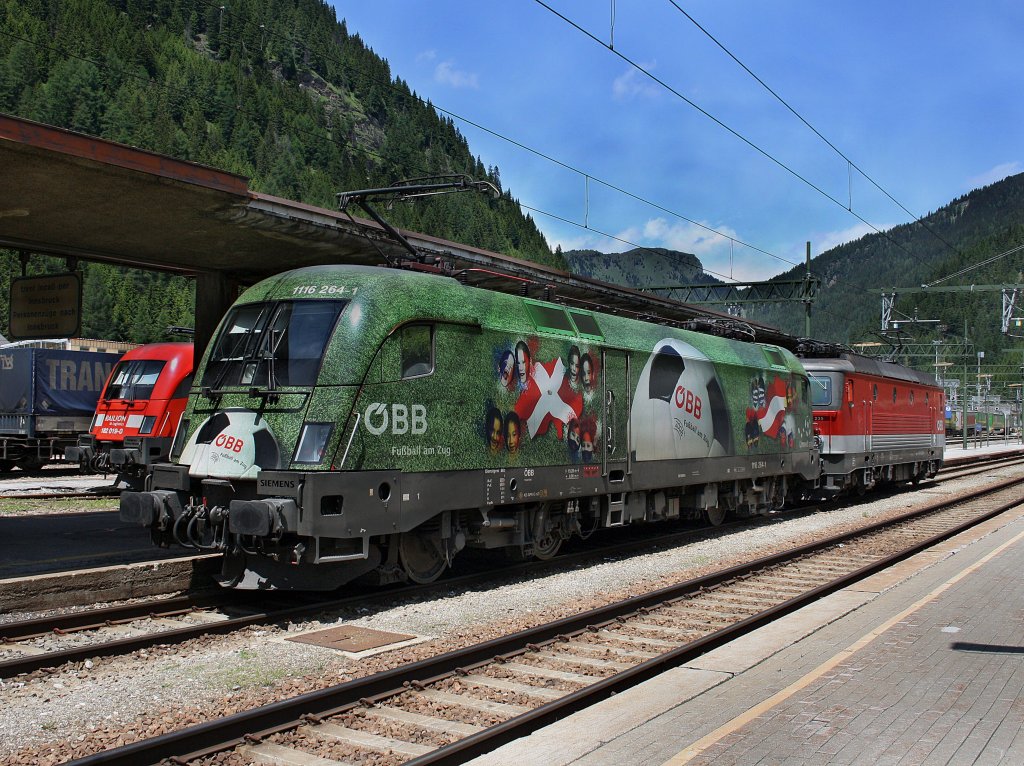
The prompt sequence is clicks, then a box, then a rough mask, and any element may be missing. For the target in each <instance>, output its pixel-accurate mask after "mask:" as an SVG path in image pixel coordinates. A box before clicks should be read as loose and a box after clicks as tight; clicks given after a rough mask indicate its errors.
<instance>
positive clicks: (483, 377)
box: [121, 266, 819, 590]
mask: <svg viewBox="0 0 1024 766" xmlns="http://www.w3.org/2000/svg"><path fill="white" fill-rule="evenodd" d="M812 428H813V423H812V414H811V406H810V397H809V395H808V382H807V376H806V374H805V372H804V370H803V368H802V367H801V365H800V363H799V362H798V361H797V359H796V358H795V357H794V356H793V355H792V354H791V353H789V352H788V351H786V350H785V349H782V348H780V347H777V346H772V345H765V344H760V343H749V342H743V341H739V340H732V339H727V338H723V337H716V336H713V335H705V334H701V333H696V332H691V331H688V330H684V329H680V328H677V327H671V326H665V325H659V324H653V323H648V322H642V321H638V320H636V319H631V318H626V317H622V316H614V315H611V314H604V313H599V312H594V311H590V310H586V309H583V308H577V307H574V306H565V305H560V304H555V303H551V302H544V301H537V300H532V299H529V298H525V297H518V296H513V295H508V294H504V293H500V292H494V291H488V290H482V289H478V288H473V287H467V286H465V285H463V284H460V283H459V282H458V281H457V280H456V279H453V278H450V277H443V276H436V275H430V274H423V273H418V272H415V271H403V270H396V269H387V268H375V267H360V266H327V267H314V268H304V269H297V270H294V271H290V272H287V273H283V274H280V275H277V276H275V277H273V278H270V279H267V280H264V281H263V282H260V283H259V284H257V285H255V286H254V287H252V288H250V289H249V290H247V291H246V292H245V293H244V294H243V295H242V296H241V297H240V298H239V299H238V300H237V301H236V303H235V304H234V306H233V307H232V308H231V309H230V310H229V312H228V313H227V315H226V316H225V317H224V319H223V320H222V322H221V324H220V326H219V328H218V330H217V333H216V335H215V337H214V340H213V342H212V343H211V344H210V347H209V349H208V350H207V353H206V355H205V358H204V359H203V360H202V363H201V364H200V366H199V367H198V370H197V373H196V377H195V383H194V386H193V389H192V392H191V394H190V396H189V401H188V406H187V408H186V411H185V413H184V415H183V417H182V421H181V423H180V426H179V428H178V430H177V435H176V437H175V442H174V445H173V447H172V450H171V461H172V462H171V463H168V464H160V465H157V466H154V468H153V471H152V474H151V481H150V489H149V490H148V491H146V492H125V493H124V494H123V495H122V498H121V518H122V519H124V520H129V521H134V522H138V523H141V524H143V525H146V526H149V527H150V528H151V529H152V532H153V536H154V539H155V541H157V542H158V543H159V544H161V545H170V544H175V543H177V544H181V545H187V546H194V547H196V548H199V549H204V550H211V551H220V552H223V553H224V569H223V572H222V575H221V577H222V583H223V584H225V585H227V586H230V587H238V588H294V589H309V590H313V589H316V590H323V589H334V588H336V587H338V586H339V585H342V584H344V583H346V582H350V581H352V580H355V579H357V578H360V579H362V580H372V581H374V582H379V583H383V582H390V581H395V580H402V579H411V580H413V581H416V582H429V581H431V580H433V579H435V578H436V577H437V576H439V575H440V574H441V573H442V572H443V571H444V570H445V568H446V567H447V566H448V565H449V564H450V563H451V561H452V558H453V557H454V556H455V555H456V554H457V553H458V552H459V551H460V550H462V549H464V548H466V547H475V548H487V549H498V548H501V549H505V550H506V551H508V552H510V553H512V554H514V555H516V556H532V557H536V558H542V559H543V558H549V557H551V556H553V555H554V554H555V553H556V552H557V550H558V548H559V546H560V545H561V544H562V542H563V541H564V540H566V539H568V538H570V537H571V536H573V535H580V536H584V537H585V536H587V535H589V534H590V533H592V532H593V531H594V530H596V529H598V528H605V527H618V526H625V525H629V524H636V523H639V522H649V521H656V520H661V519H672V518H680V517H684V518H685V517H688V516H693V517H696V516H701V515H703V516H705V517H707V518H709V519H710V520H711V521H712V522H714V523H721V521H722V519H723V518H724V517H725V515H726V514H727V513H730V512H731V513H734V514H754V513H764V512H768V511H770V510H772V509H774V508H777V507H779V506H780V505H781V504H782V503H784V502H785V501H786V500H787V499H792V498H793V497H795V496H797V495H800V494H804V493H806V492H807V491H808V490H809V489H810V488H811V487H812V486H813V484H814V482H815V481H816V479H817V476H818V473H819V466H818V454H817V450H816V447H815V439H814V434H813V430H812Z"/></svg>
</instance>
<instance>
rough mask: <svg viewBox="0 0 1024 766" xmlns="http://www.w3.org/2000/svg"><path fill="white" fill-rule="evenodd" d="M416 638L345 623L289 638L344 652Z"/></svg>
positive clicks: (360, 650)
mask: <svg viewBox="0 0 1024 766" xmlns="http://www.w3.org/2000/svg"><path fill="white" fill-rule="evenodd" d="M414 638H416V636H407V635H405V634H403V633H387V632H386V631H383V630H373V629H371V628H357V627H355V626H353V625H343V626H341V627H340V628H328V629H327V630H318V631H316V632H315V633H305V634H303V635H301V636H291V637H289V638H288V640H289V641H296V642H298V643H300V644H313V646H326V647H327V648H328V649H337V650H339V651H342V652H365V651H367V650H368V649H377V648H378V647H381V646H387V645H388V644H397V643H398V642H399V641H410V640H411V639H414Z"/></svg>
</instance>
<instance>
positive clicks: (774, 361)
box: [761, 346, 786, 367]
mask: <svg viewBox="0 0 1024 766" xmlns="http://www.w3.org/2000/svg"><path fill="white" fill-rule="evenodd" d="M761 348H762V350H763V351H764V355H765V357H767V358H768V363H769V364H770V365H772V366H773V367H785V366H786V358H785V357H784V356H783V355H782V354H781V353H780V352H779V351H777V350H776V349H774V348H771V347H769V346H762V347H761Z"/></svg>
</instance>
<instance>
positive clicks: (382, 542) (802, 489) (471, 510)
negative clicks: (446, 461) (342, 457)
mask: <svg viewBox="0 0 1024 766" xmlns="http://www.w3.org/2000/svg"><path fill="white" fill-rule="evenodd" d="M787 459H789V460H791V461H792V462H791V463H790V466H789V467H790V470H794V469H795V468H796V466H797V464H799V472H796V471H794V472H793V473H787V474H781V475H770V474H768V473H766V472H767V471H770V470H771V468H770V467H769V460H761V459H757V460H756V461H752V460H751V459H750V458H749V457H744V458H723V459H721V460H716V461H707V460H704V461H698V460H693V461H664V462H644V463H634V465H633V466H632V470H631V471H628V472H627V471H626V470H609V471H608V472H607V473H606V474H605V475H603V476H602V475H601V474H600V472H599V471H598V470H597V469H598V466H596V465H592V466H580V465H574V466H559V467H551V468H519V469H498V470H494V471H465V472H453V473H425V474H403V473H401V472H399V471H376V472H369V471H367V472H353V473H344V472H332V473H298V472H290V471H264V472H261V473H260V475H259V478H258V480H257V481H256V482H252V481H248V482H244V481H234V482H231V481H226V480H215V479H205V480H195V479H192V478H191V477H189V476H188V473H187V467H185V466H175V465H166V464H161V465H158V466H156V467H155V468H154V471H153V473H152V477H151V485H152V486H153V489H152V490H151V491H148V492H125V493H123V494H122V499H121V518H122V520H125V521H134V522H137V523H140V524H142V525H143V526H148V527H150V529H151V532H152V535H153V539H154V541H155V542H156V543H157V544H159V545H162V546H165V547H166V546H170V545H174V544H178V545H183V546H186V547H191V548H195V549H197V550H203V551H210V552H219V553H223V554H224V567H223V572H222V574H221V578H220V579H221V582H222V584H224V585H226V586H228V587H235V588H242V589H263V588H285V589H288V588H290V589H302V590H333V589H334V588H337V587H338V586H340V585H343V584H345V583H347V582H351V581H354V580H359V581H369V582H372V583H374V584H384V583H388V582H396V581H405V580H411V581H413V582H430V581H432V580H434V579H436V578H437V577H438V576H439V575H440V574H441V573H442V572H444V570H445V569H447V568H448V567H449V566H450V565H451V562H452V560H453V559H454V557H455V556H456V555H457V554H458V553H459V552H460V551H462V550H463V549H466V548H475V549H487V550H495V549H503V550H504V551H505V552H506V554H507V555H509V556H511V557H513V558H521V559H528V558H536V559H548V558H551V557H552V556H554V555H555V554H556V553H557V552H558V550H559V549H560V547H561V545H562V543H563V542H564V541H566V540H568V539H570V538H572V537H574V536H575V537H580V538H583V539H586V538H587V537H589V536H590V535H591V534H593V533H594V532H595V531H596V530H598V529H601V528H614V527H623V526H626V525H630V524H638V523H648V522H655V521H661V520H669V519H683V520H687V519H689V520H701V519H704V520H706V521H708V522H710V523H712V524H721V523H722V522H723V521H724V520H725V518H726V517H727V516H729V515H733V516H753V515H756V514H769V513H772V512H773V511H775V510H777V509H779V508H781V507H782V505H783V504H784V503H785V502H787V501H790V500H796V499H801V498H804V497H808V496H810V494H811V493H812V492H813V491H814V488H815V482H814V479H813V478H809V477H808V474H810V475H812V476H813V475H814V471H813V470H812V467H811V466H812V465H813V466H814V468H815V469H816V462H817V461H816V460H812V458H811V457H810V455H807V456H799V455H792V456H778V455H775V456H771V461H770V462H771V463H772V464H773V465H774V466H776V467H784V466H786V460H787ZM776 461H781V462H776ZM623 468H625V466H623ZM681 469H686V470H681ZM759 474H760V475H759Z"/></svg>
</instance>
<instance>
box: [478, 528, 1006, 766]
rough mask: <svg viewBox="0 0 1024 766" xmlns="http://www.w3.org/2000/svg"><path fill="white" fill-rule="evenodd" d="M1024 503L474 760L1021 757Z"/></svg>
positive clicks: (676, 763)
mask: <svg viewBox="0 0 1024 766" xmlns="http://www.w3.org/2000/svg"><path fill="white" fill-rule="evenodd" d="M1022 571H1024V509H1021V510H1019V511H1017V512H1013V513H1010V514H1004V515H1003V516H1002V517H1000V518H999V519H996V520H993V521H990V522H988V523H986V524H984V525H982V526H980V527H977V528H975V529H974V530H972V531H970V532H967V533H964V534H963V535H960V536H958V537H957V538H954V539H952V540H950V541H948V542H946V543H944V544H943V545H941V546H938V547H937V548H935V549H933V550H930V551H927V552H925V553H922V554H919V555H918V556H915V557H914V558H912V559H909V560H907V561H905V562H903V563H901V564H900V565H898V566H897V567H894V568H893V569H891V570H889V571H886V572H883V573H880V574H878V575H876V576H874V577H872V578H870V579H868V580H865V581H863V582H861V583H859V584H857V585H855V586H853V587H851V588H847V589H845V590H843V591H840V592H837V593H835V594H833V595H831V596H829V597H827V598H825V599H822V600H821V601H819V602H818V603H816V604H814V605H811V606H809V607H806V608H804V609H802V610H800V611H798V612H795V613H793V614H791V615H789V616H788V617H786V618H784V619H782V620H780V621H778V622H776V623H775V624H773V625H771V626H769V627H766V628H765V629H763V630H760V631H758V632H756V633H754V634H752V635H750V636H747V637H745V638H743V639H739V640H737V641H734V642H732V643H731V644H728V645H727V646H724V647H722V648H720V649H717V650H715V651H713V652H709V653H708V654H706V655H704V656H703V657H701V658H699V659H698V660H696V661H694V662H691V663H689V664H688V665H687V666H686V667H682V668H678V669H676V670H673V671H670V672H668V673H665V674H663V675H662V676H659V677H658V678H655V679H652V680H651V681H649V682H647V683H645V684H642V685H641V686H638V687H636V688H635V689H632V690H630V691H629V692H626V693H623V694H620V695H618V696H616V697H613V698H611V699H609V700H606V701H604V702H602V703H600V704H598V705H595V706H594V707H591V708H589V709H588V710H585V711H583V712H581V713H579V714H577V715H575V716H572V717H570V718H567V719H565V720H563V721H561V722H559V723H557V724H554V725H552V726H549V727H547V728H545V729H542V730H540V731H538V732H535V733H534V734H533V735H532V736H530V737H527V738H524V739H522V740H519V741H517V742H513V743H510V744H509V745H506V746H505V747H502V748H500V749H498V750H496V751H494V752H492V753H489V754H487V755H485V756H482V757H480V758H477V759H476V760H474V761H472V763H473V764H475V766H498V765H499V764H509V763H523V764H533V763H543V764H545V765H546V766H556V765H560V764H575V765H579V766H623V765H628V764H645V765H646V764H664V765H665V766H682V764H711V763H714V764H716V766H719V765H721V764H737V765H742V766H753V765H754V764H761V765H763V764H857V765H860V764H864V765H865V766H866V765H867V764H872V765H874V764H880V763H882V764H896V763H900V764H959V763H983V764H984V763H991V764H996V763H1024V587H1021V577H1020V573H1021V572H1022Z"/></svg>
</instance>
